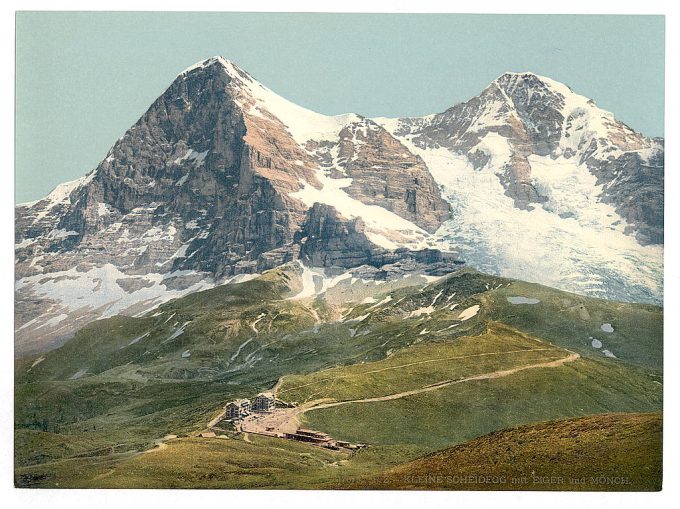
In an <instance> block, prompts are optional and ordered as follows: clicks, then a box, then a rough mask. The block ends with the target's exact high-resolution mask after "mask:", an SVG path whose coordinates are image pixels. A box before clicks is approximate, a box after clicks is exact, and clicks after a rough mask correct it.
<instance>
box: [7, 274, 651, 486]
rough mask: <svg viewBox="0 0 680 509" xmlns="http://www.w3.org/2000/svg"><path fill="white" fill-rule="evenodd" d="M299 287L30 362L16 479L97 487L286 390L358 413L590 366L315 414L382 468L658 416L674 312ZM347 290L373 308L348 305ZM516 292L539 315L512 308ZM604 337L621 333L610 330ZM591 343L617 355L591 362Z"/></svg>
mask: <svg viewBox="0 0 680 509" xmlns="http://www.w3.org/2000/svg"><path fill="white" fill-rule="evenodd" d="M300 285H301V278H300V270H299V268H298V267H296V266H287V267H283V268H279V269H276V270H273V271H270V272H268V273H267V274H265V275H264V276H262V277H260V278H258V279H255V280H252V281H248V282H245V283H240V284H236V285H226V286H222V287H217V288H214V289H212V290H208V291H205V292H200V293H196V294H192V295H189V296H187V297H184V298H181V299H177V300H174V301H171V302H168V303H166V304H164V305H162V306H160V307H159V308H158V309H156V310H154V311H153V312H150V313H148V314H147V315H145V316H142V317H137V318H132V317H113V318H110V319H106V320H100V321H97V322H94V323H92V324H90V325H88V326H87V327H85V328H83V329H82V330H81V331H79V332H78V333H77V334H76V335H75V337H74V338H73V339H71V340H70V341H68V342H67V343H66V344H65V345H63V346H62V347H61V348H59V349H56V350H53V351H51V352H47V353H45V354H42V355H39V356H35V357H32V358H28V359H20V360H18V361H17V362H16V365H15V373H16V375H15V381H16V384H15V438H16V450H15V465H16V467H17V469H20V471H21V474H22V476H24V477H22V478H21V479H22V480H21V481H17V482H20V483H22V485H31V486H32V485H55V484H56V483H57V482H60V481H58V480H57V479H62V481H63V480H64V479H66V480H69V479H70V481H68V483H69V484H70V485H79V483H81V481H82V482H84V481H85V480H86V479H90V480H91V478H90V474H89V473H86V472H90V471H97V470H98V468H100V467H101V468H106V469H108V470H115V471H118V470H117V469H118V468H122V466H126V465H127V464H128V461H132V459H134V461H142V460H141V459H137V456H136V455H137V453H138V452H139V451H143V450H145V449H148V448H150V447H152V446H153V444H154V442H155V441H156V440H157V439H159V438H161V437H163V436H164V435H166V434H192V433H196V432H198V431H200V430H202V429H204V428H205V426H206V423H207V422H208V421H209V420H210V419H211V418H212V417H213V416H214V415H216V413H217V412H218V411H219V409H220V408H221V407H222V406H223V405H224V403H225V402H226V401H228V400H230V399H233V398H236V397H252V396H254V395H255V394H256V393H257V392H259V391H261V390H265V389H270V388H272V387H274V385H275V384H277V382H278V381H279V380H280V379H282V380H281V384H280V386H279V387H278V389H279V395H280V397H281V398H282V399H284V400H288V401H298V402H302V401H308V400H315V399H323V398H325V399H330V400H335V401H350V400H354V399H362V398H371V397H381V396H386V395H390V394H394V393H396V392H399V391H410V390H418V389H420V388H422V387H425V386H427V385H432V384H438V383H440V382H443V381H452V380H453V381H455V380H457V379H459V378H466V377H470V376H475V375H478V374H484V373H488V372H493V371H498V370H513V369H516V368H522V367H526V366H530V365H533V364H537V363H539V364H540V363H543V362H552V361H553V360H559V359H561V358H564V357H565V356H569V355H572V354H573V352H577V353H579V354H580V355H581V358H580V359H578V360H576V361H573V362H569V363H567V364H564V365H560V366H557V367H551V368H544V369H527V370H523V371H518V372H517V373H514V374H512V376H504V377H502V378H496V379H480V380H470V381H466V382H464V383H458V384H456V385H450V386H446V387H442V388H440V389H437V390H436V391H433V392H426V393H422V394H417V395H413V396H409V397H405V398H400V399H398V400H392V401H382V402H374V403H370V404H369V403H352V404H347V405H344V406H340V407H334V408H325V409H318V410H313V411H310V412H308V413H307V414H305V415H304V419H306V420H307V422H308V424H309V425H310V426H313V427H316V428H319V429H322V430H324V431H328V432H330V433H331V434H333V435H334V436H336V438H348V439H351V440H353V441H357V442H367V443H369V444H371V449H372V451H373V452H371V453H370V454H374V455H376V457H380V458H382V459H381V460H380V461H378V460H376V462H374V463H370V464H371V468H375V467H376V465H382V466H385V465H387V464H393V463H394V460H393V459H390V460H389V461H388V460H386V459H385V458H387V457H389V456H390V454H391V453H389V452H384V451H393V450H408V451H410V453H411V454H412V455H416V454H422V453H424V452H429V451H433V450H436V449H441V448H443V447H447V446H450V445H453V444H456V443H460V442H462V441H465V440H468V439H471V438H475V437H478V436H480V435H482V434H484V433H487V432H490V431H494V430H499V429H503V428H505V427H508V426H513V425H516V424H524V423H530V422H534V421H541V420H546V419H554V418H567V417H574V416H581V415H587V414H591V413H601V412H620V411H626V412H647V411H655V410H659V409H660V406H661V380H662V377H661V375H662V374H661V363H660V359H661V330H662V328H661V322H662V310H661V309H660V308H656V307H653V306H638V305H633V304H621V303H611V302H607V301H601V300H597V299H588V298H585V297H578V296H574V295H571V294H565V293H564V292H558V291H556V290H552V289H549V288H544V287H540V286H537V285H527V284H525V283H520V282H515V281H512V280H507V279H503V278H498V277H494V276H488V275H484V274H480V273H478V272H475V271H471V270H467V269H466V270H462V271H460V272H457V273H455V274H452V275H451V276H449V277H445V278H442V279H440V280H438V281H436V282H432V283H430V284H422V283H419V284H418V285H417V286H410V287H391V286H389V285H381V284H375V283H371V284H370V285H368V284H364V283H363V282H362V281H360V280H357V281H350V280H349V279H347V280H345V281H344V282H343V285H346V288H344V289H343V290H342V292H340V291H336V292H335V293H336V296H335V297H334V298H333V299H332V301H329V300H325V299H324V297H323V296H320V297H318V298H316V299H315V300H312V301H310V300H298V299H291V298H290V297H291V296H293V295H295V293H296V292H297V291H299V290H300V287H301V286H300ZM354 286H359V287H360V291H353V290H352V288H353V287H354ZM340 293H342V294H346V295H353V294H357V295H361V301H360V302H344V303H342V304H339V303H338V302H339V301H338V298H337V295H338V294H340ZM367 295H368V297H367ZM516 295H523V296H524V297H536V298H537V299H538V300H540V303H536V304H512V303H511V302H509V301H508V300H507V298H508V297H512V296H516ZM567 301H568V302H567ZM574 306H576V307H574ZM581 306H582V307H583V309H581ZM584 309H585V312H584V311H583V310H584ZM603 323H609V324H611V325H612V326H613V329H614V332H611V333H607V332H604V331H602V330H601V326H602V324H603ZM598 331H599V332H598ZM591 336H592V337H594V338H595V337H597V338H600V339H599V340H600V341H601V342H602V343H603V346H602V347H601V348H594V347H593V346H592V340H590V339H589V338H590V337H591ZM584 338H585V339H584ZM605 348H609V349H611V350H610V351H612V352H614V354H615V355H616V358H609V357H607V356H605V355H604V354H603V352H602V350H604V349H605ZM567 349H568V350H567ZM282 377H283V378H282ZM200 443H201V444H203V442H200ZM221 443H222V442H220V444H221ZM231 445H233V444H231ZM201 447H202V445H201ZM219 447H222V446H219ZM262 447H265V444H264V443H263V444H262ZM168 448H169V449H168V450H171V447H170V445H169V446H168ZM395 448H396V449H395ZM381 451H383V452H384V454H383V452H381ZM370 454H369V455H368V456H370ZM368 456H367V455H366V454H364V453H362V455H358V457H359V458H361V457H363V458H366V457H368ZM131 458H132V459H131ZM145 458H146V457H145ZM144 461H147V460H146V459H145V460H144ZM149 461H150V460H149ZM76 465H78V466H80V467H82V469H80V470H79V469H78V468H75V466H76ZM112 465H113V466H112ZM180 467H181V465H180ZM126 468H127V467H126ZM333 468H334V467H333ZM18 471H19V470H18ZM78 472H79V473H78ZM126 475H127V474H126ZM129 475H132V474H129ZM168 475H171V474H168ZM177 475H178V476H180V474H179V473H177ZM180 477H181V476H180ZM172 479H174V478H173V477H172V476H171V477H168V478H166V482H168V483H171V482H175V481H174V480H172ZM324 479H325V478H324ZM63 482H67V481H63ZM92 482H97V481H92ZM154 482H155V481H154ZM177 482H180V481H177ZM206 482H207V481H206ZM324 482H325V481H324ZM329 482H330V481H329ZM61 485H63V484H61Z"/></svg>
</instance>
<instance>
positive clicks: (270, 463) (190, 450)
mask: <svg viewBox="0 0 680 509" xmlns="http://www.w3.org/2000/svg"><path fill="white" fill-rule="evenodd" d="M413 457H416V452H415V451H413V450H412V449H409V448H407V447H392V448H389V447H385V448H373V449H371V450H364V451H360V452H358V453H354V454H349V453H347V452H336V451H329V450H326V449H322V448H320V447H316V446H312V445H308V444H301V443H297V442H292V441H289V440H281V439H274V438H269V437H262V436H257V435H250V436H249V437H248V442H246V441H245V440H243V439H240V438H227V439H220V438H207V439H203V438H179V439H175V440H171V441H169V442H167V444H166V447H164V448H162V449H158V450H154V451H152V452H148V453H145V454H134V455H130V454H128V455H123V454H120V455H117V456H108V457H93V458H77V459H72V460H66V461H62V462H56V463H46V464H42V465H33V466H30V467H22V468H18V469H17V470H16V472H15V478H16V482H17V484H21V482H22V481H23V482H31V485H33V486H41V487H54V486H58V487H62V488H64V487H69V488H240V489H244V488H250V489H253V488H268V489H286V488H288V489H290V488H298V489H305V488H310V489H311V488H323V487H333V486H337V485H338V484H341V483H344V482H348V481H349V480H350V479H355V478H358V477H361V476H363V475H366V474H367V473H369V472H372V471H375V470H376V469H378V468H385V467H387V466H390V465H397V464H399V463H400V462H403V460H404V458H413Z"/></svg>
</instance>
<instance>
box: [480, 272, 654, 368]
mask: <svg viewBox="0 0 680 509" xmlns="http://www.w3.org/2000/svg"><path fill="white" fill-rule="evenodd" d="M511 296H524V297H533V298H536V299H540V301H541V302H540V303H538V304H519V305H518V304H511V303H509V302H508V300H507V298H508V297H511ZM482 303H483V304H482V308H483V310H484V317H485V318H488V319H491V320H500V321H502V322H504V323H507V324H509V325H512V326H513V327H517V328H518V329H521V330H523V331H525V332H527V333H529V334H533V335H536V336H538V337H541V338H544V339H546V340H548V341H551V342H554V343H555V344H557V345H560V346H564V347H566V348H570V349H574V350H577V351H578V352H579V353H581V354H582V355H585V356H589V357H593V358H602V357H603V354H602V350H604V349H608V350H610V351H611V352H613V353H614V354H615V355H616V357H617V358H618V359H619V360H621V361H623V362H627V363H631V364H636V365H639V366H644V367H646V368H650V369H654V370H656V371H658V372H661V366H662V359H663V309H662V308H660V307H658V306H652V305H646V304H628V303H624V302H613V301H607V300H601V299H592V298H588V297H582V296H579V295H574V294H570V293H567V292H561V291H559V290H555V289H553V288H547V287H545V286H541V285H537V284H531V283H525V282H522V281H513V282H511V283H509V284H507V285H504V286H502V287H501V288H499V289H497V290H494V291H491V292H488V293H486V294H485V295H484V298H483V300H482ZM604 323H609V324H611V325H612V326H613V327H614V332H613V333H606V332H603V331H602V329H601V328H600V327H601V326H602V324H604ZM591 337H592V338H595V339H598V340H600V341H601V342H602V343H603V346H602V348H600V349H596V348H593V347H592V345H591V343H592V340H591V339H590V338H591Z"/></svg>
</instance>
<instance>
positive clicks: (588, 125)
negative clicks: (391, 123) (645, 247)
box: [395, 73, 664, 244]
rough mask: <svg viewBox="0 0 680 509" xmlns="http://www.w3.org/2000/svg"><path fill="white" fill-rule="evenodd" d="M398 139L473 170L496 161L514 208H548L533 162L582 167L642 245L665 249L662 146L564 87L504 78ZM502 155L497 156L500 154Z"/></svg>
mask: <svg viewBox="0 0 680 509" xmlns="http://www.w3.org/2000/svg"><path fill="white" fill-rule="evenodd" d="M395 134H396V135H398V136H402V137H408V138H409V139H410V140H411V142H412V143H413V144H415V145H416V146H418V147H420V148H425V149H427V148H437V147H445V148H447V149H449V150H451V151H453V152H456V153H459V154H463V155H464V156H465V157H466V158H467V159H468V160H469V162H470V163H471V164H472V166H473V167H474V168H475V169H480V168H482V167H484V166H485V165H487V164H488V163H489V160H490V159H491V158H492V156H494V155H496V156H500V157H497V159H499V160H497V161H496V165H497V167H498V171H497V175H498V178H499V179H500V181H501V183H502V185H503V187H504V188H505V192H506V194H507V195H508V196H509V197H511V198H512V199H513V200H514V202H515V206H516V207H518V208H523V209H529V210H530V209H531V208H533V207H534V206H535V205H534V204H541V203H545V202H547V201H549V196H548V193H547V192H545V190H542V189H539V188H538V187H537V185H536V182H535V178H534V172H532V165H531V162H530V158H531V157H532V156H533V157H534V158H537V157H538V158H548V159H549V160H551V161H567V162H571V163H572V164H574V165H582V166H584V167H585V168H587V169H588V171H589V172H590V173H591V174H592V175H593V176H594V177H595V178H596V185H598V186H602V194H601V196H600V201H602V202H603V203H610V204H612V205H613V206H614V207H615V210H616V212H617V213H618V214H619V215H620V216H621V218H622V219H623V220H625V221H626V222H627V223H628V224H627V226H626V233H633V234H635V235H636V237H637V239H638V240H639V241H640V242H641V243H642V244H663V167H664V146H663V140H661V139H650V138H646V137H645V136H643V135H641V134H640V133H637V132H635V131H634V130H633V129H631V128H630V127H628V126H627V125H625V124H624V123H623V122H620V121H618V120H616V119H615V118H614V116H613V115H612V114H611V113H609V112H606V111H603V110H601V109H599V108H598V107H597V106H596V105H595V103H594V102H593V101H592V100H589V99H587V98H585V97H582V96H579V95H577V94H575V93H573V92H572V91H571V89H569V88H568V87H566V86H565V85H562V84H561V83H557V82H555V81H553V80H550V79H548V78H543V77H540V76H536V75H535V74H531V73H506V74H503V75H502V76H500V77H499V78H498V79H497V80H495V81H494V82H493V83H492V84H491V85H490V86H489V87H487V88H486V89H485V90H484V91H483V92H482V93H481V94H480V96H479V97H475V98H473V99H471V100H470V101H468V102H466V103H463V104H459V105H456V106H454V107H452V108H450V109H448V110H446V111H445V112H443V113H440V114H437V115H433V116H431V117H426V118H423V119H402V121H400V122H399V125H398V126H397V128H396V130H395ZM499 152H500V154H499Z"/></svg>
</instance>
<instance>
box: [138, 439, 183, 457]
mask: <svg viewBox="0 0 680 509" xmlns="http://www.w3.org/2000/svg"><path fill="white" fill-rule="evenodd" d="M174 438H177V435H165V436H164V437H163V438H158V439H156V440H154V446H153V447H152V448H151V449H147V450H146V451H142V452H141V454H149V453H150V452H157V451H162V450H163V449H165V448H166V447H167V446H168V444H166V443H165V442H167V441H168V440H172V439H174Z"/></svg>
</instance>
